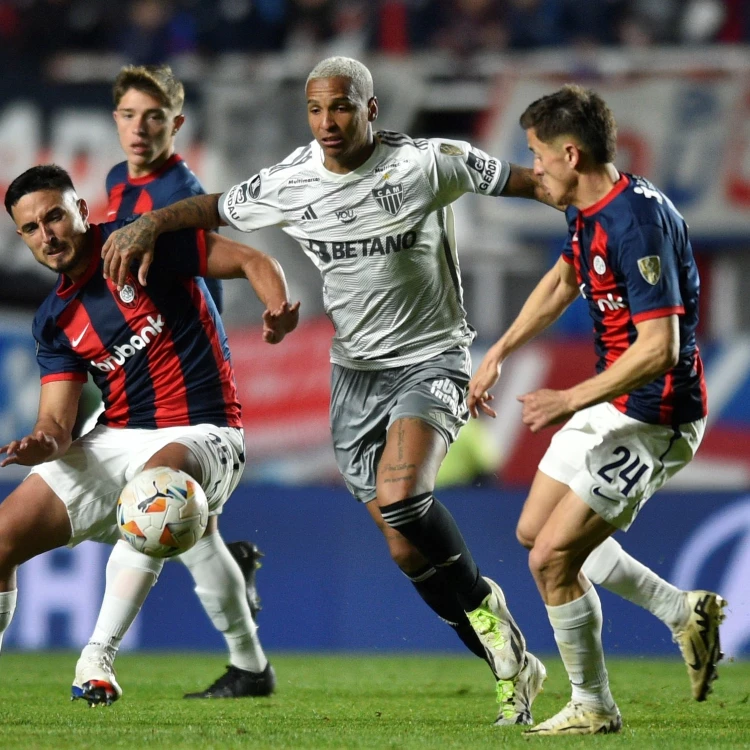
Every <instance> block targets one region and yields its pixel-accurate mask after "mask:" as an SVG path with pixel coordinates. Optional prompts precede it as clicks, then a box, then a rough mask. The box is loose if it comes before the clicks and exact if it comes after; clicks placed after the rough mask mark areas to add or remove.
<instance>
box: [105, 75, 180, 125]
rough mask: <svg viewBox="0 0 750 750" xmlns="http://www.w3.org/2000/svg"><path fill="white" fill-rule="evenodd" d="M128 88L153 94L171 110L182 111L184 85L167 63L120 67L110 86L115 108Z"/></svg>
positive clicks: (178, 112)
mask: <svg viewBox="0 0 750 750" xmlns="http://www.w3.org/2000/svg"><path fill="white" fill-rule="evenodd" d="M130 89H135V90H136V91H142V92H143V93H144V94H149V95H150V96H153V97H154V99H157V100H158V101H159V102H161V105H162V106H163V107H166V108H167V109H168V110H170V111H172V112H176V113H177V114H180V113H181V112H182V105H183V104H184V103H185V87H184V86H183V85H182V83H181V82H180V81H179V80H178V79H177V78H175V75H174V73H173V72H172V68H170V67H169V65H126V66H125V67H124V68H122V70H120V73H119V74H118V76H117V78H115V82H114V85H113V86H112V99H113V100H114V103H115V109H116V108H117V107H119V106H120V99H122V97H123V96H125V94H126V93H127V92H128V91H130Z"/></svg>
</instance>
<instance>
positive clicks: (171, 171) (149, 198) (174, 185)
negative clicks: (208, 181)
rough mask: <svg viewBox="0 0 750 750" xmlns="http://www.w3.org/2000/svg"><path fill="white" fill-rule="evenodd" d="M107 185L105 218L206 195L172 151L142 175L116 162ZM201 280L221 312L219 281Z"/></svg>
mask: <svg viewBox="0 0 750 750" xmlns="http://www.w3.org/2000/svg"><path fill="white" fill-rule="evenodd" d="M106 188H107V221H117V220H118V219H129V218H132V217H133V216H138V215H140V214H145V213H146V212H147V211H155V210H156V209H158V208H164V207H165V206H169V205H171V204H172V203H176V202H177V201H180V200H182V199H183V198H191V197H192V196H194V195H205V194H206V191H205V190H204V189H203V186H202V185H201V183H200V181H199V180H198V178H197V177H196V176H195V175H194V174H193V172H192V171H191V170H190V167H188V165H187V164H186V163H185V161H184V160H183V158H182V157H181V156H180V155H179V154H172V156H170V157H169V159H167V161H165V162H164V164H162V165H161V167H159V169H157V170H156V171H155V172H152V173H151V174H148V175H146V176H145V177H130V176H129V175H128V163H127V162H126V161H123V162H120V163H119V164H115V166H114V167H112V169H110V170H109V174H108V175H107V180H106ZM204 281H205V284H206V286H207V287H208V290H209V292H210V294H211V296H212V297H213V299H214V302H215V303H216V307H217V309H218V310H219V312H221V311H222V309H223V291H222V285H221V281H219V280H218V279H205V280H204Z"/></svg>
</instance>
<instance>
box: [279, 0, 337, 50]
mask: <svg viewBox="0 0 750 750" xmlns="http://www.w3.org/2000/svg"><path fill="white" fill-rule="evenodd" d="M334 6H335V3H334V2H332V0H290V2H289V17H288V18H289V20H288V36H287V48H290V49H293V50H297V49H309V48H310V47H318V46H320V45H322V44H325V43H326V42H328V41H330V39H331V38H332V37H333V34H334V17H335V7H334Z"/></svg>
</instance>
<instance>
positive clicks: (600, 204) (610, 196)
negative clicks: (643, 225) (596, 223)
mask: <svg viewBox="0 0 750 750" xmlns="http://www.w3.org/2000/svg"><path fill="white" fill-rule="evenodd" d="M629 184H630V178H629V177H628V176H627V175H626V174H625V172H620V179H619V180H617V182H616V183H615V184H614V185H613V186H612V189H611V190H610V191H609V192H608V193H607V194H606V195H605V196H604V197H603V198H600V199H599V200H598V201H597V202H596V203H594V204H593V205H591V206H589V207H588V208H584V209H583V210H582V211H581V215H583V216H593V215H594V214H595V213H596V212H597V211H601V210H602V209H603V208H604V207H605V206H606V205H608V204H609V203H611V202H612V201H613V200H614V199H615V198H617V196H618V195H619V194H620V193H621V192H622V191H623V190H625V188H626V187H627V186H628V185H629Z"/></svg>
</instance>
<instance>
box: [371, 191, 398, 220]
mask: <svg viewBox="0 0 750 750" xmlns="http://www.w3.org/2000/svg"><path fill="white" fill-rule="evenodd" d="M372 195H373V197H374V198H375V200H376V201H377V202H378V205H379V206H380V208H382V209H383V210H384V211H387V212H388V213H389V214H391V216H395V215H396V214H397V213H398V212H399V211H400V210H401V205H402V204H403V202H404V188H403V185H401V184H398V185H384V186H383V187H381V188H373V191H372Z"/></svg>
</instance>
